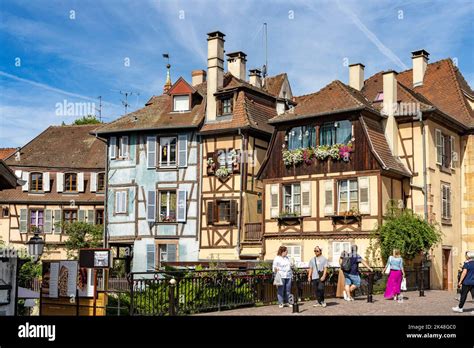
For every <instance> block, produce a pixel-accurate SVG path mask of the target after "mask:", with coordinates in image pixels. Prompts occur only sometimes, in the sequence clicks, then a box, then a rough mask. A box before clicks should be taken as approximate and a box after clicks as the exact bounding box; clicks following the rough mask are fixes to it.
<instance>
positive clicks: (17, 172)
mask: <svg viewBox="0 0 474 348" xmlns="http://www.w3.org/2000/svg"><path fill="white" fill-rule="evenodd" d="M21 173H22V171H21V170H15V176H16V177H17V178H18V179H21V178H22V175H21Z"/></svg>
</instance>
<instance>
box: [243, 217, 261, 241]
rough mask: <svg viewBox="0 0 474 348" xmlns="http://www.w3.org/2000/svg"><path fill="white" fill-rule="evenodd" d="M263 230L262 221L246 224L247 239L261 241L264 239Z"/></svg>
mask: <svg viewBox="0 0 474 348" xmlns="http://www.w3.org/2000/svg"><path fill="white" fill-rule="evenodd" d="M262 236H263V230H262V223H260V222H253V223H247V224H245V241H246V242H249V241H260V240H262Z"/></svg>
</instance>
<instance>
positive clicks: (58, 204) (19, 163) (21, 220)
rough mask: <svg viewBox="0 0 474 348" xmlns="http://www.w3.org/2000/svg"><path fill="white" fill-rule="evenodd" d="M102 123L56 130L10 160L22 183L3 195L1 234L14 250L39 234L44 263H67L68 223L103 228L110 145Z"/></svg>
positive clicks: (29, 145)
mask: <svg viewBox="0 0 474 348" xmlns="http://www.w3.org/2000/svg"><path fill="white" fill-rule="evenodd" d="M96 127H97V125H83V126H51V127H48V128H47V129H46V130H45V131H44V132H42V133H41V134H40V135H38V136H37V137H36V138H34V139H33V140H31V141H30V142H29V143H28V144H26V145H25V146H23V147H22V148H20V149H18V150H17V151H15V152H13V153H12V154H11V155H9V156H8V157H7V158H6V159H5V162H6V164H7V165H8V166H9V167H10V168H11V170H13V171H14V173H15V175H16V176H17V177H18V178H20V179H21V180H22V183H23V185H22V186H20V187H17V188H16V189H7V190H3V191H1V192H0V207H1V213H0V236H1V239H2V240H3V242H5V244H7V245H11V246H12V247H15V248H22V247H25V243H26V242H27V241H28V240H29V239H30V238H31V237H32V236H33V233H34V232H39V233H40V236H41V237H42V238H43V239H44V241H45V243H46V245H45V250H44V254H43V256H42V258H43V259H65V258H66V250H65V248H64V242H65V240H66V238H67V236H65V234H64V231H63V226H64V223H67V222H74V221H83V222H87V223H90V224H100V225H102V224H103V221H104V190H105V186H104V185H105V144H104V143H103V142H102V141H101V140H99V139H97V138H96V137H94V136H92V135H90V134H89V132H90V131H91V130H92V129H94V128H96Z"/></svg>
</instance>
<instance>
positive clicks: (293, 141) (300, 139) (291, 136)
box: [288, 126, 316, 150]
mask: <svg viewBox="0 0 474 348" xmlns="http://www.w3.org/2000/svg"><path fill="white" fill-rule="evenodd" d="M314 146H316V130H315V128H314V127H311V126H302V127H295V128H292V129H291V130H290V131H289V132H288V149H289V150H294V149H298V148H303V147H314Z"/></svg>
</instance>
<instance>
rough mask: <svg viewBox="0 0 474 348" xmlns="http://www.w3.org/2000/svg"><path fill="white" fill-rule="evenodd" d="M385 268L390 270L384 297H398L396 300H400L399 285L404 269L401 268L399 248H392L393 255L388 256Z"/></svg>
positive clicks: (403, 275) (401, 260)
mask: <svg viewBox="0 0 474 348" xmlns="http://www.w3.org/2000/svg"><path fill="white" fill-rule="evenodd" d="M387 268H388V269H389V270H390V274H389V275H388V280H387V287H386V288H385V294H384V297H385V298H393V300H394V301H396V300H397V299H398V302H402V301H403V297H402V296H401V295H400V292H401V291H400V287H401V285H402V280H403V278H404V277H405V270H404V269H403V259H402V257H401V256H400V250H398V249H393V255H392V256H390V257H389V258H388V261H387V266H386V267H385V269H387Z"/></svg>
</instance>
